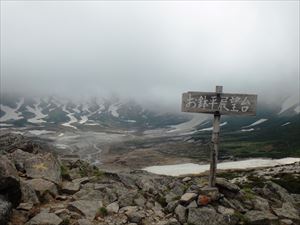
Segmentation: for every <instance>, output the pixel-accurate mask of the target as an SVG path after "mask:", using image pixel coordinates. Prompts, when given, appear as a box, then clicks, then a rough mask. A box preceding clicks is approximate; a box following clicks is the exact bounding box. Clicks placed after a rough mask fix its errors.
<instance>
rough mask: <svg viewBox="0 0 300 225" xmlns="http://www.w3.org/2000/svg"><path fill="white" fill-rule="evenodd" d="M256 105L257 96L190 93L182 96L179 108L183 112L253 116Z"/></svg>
mask: <svg viewBox="0 0 300 225" xmlns="http://www.w3.org/2000/svg"><path fill="white" fill-rule="evenodd" d="M256 104H257V95H248V94H230V93H220V94H217V93H216V92H193V91H191V92H186V93H183V94H182V106H181V108H182V111H183V112H193V113H211V114H214V113H216V112H219V113H220V115H247V116H255V115H256Z"/></svg>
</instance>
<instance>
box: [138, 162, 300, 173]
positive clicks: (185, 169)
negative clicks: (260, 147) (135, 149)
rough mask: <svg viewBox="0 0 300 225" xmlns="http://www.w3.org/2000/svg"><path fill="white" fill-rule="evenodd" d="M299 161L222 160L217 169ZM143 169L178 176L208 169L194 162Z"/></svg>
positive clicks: (206, 166) (274, 164) (249, 167)
mask: <svg viewBox="0 0 300 225" xmlns="http://www.w3.org/2000/svg"><path fill="white" fill-rule="evenodd" d="M295 162H300V158H283V159H276V160H275V159H261V158H258V159H248V160H242V161H233V162H222V163H219V164H218V169H220V170H228V169H251V168H258V167H273V166H277V165H286V164H291V163H295ZM143 170H145V171H148V172H151V173H155V174H161V175H168V176H180V175H187V174H199V173H203V172H205V171H208V170H209V164H205V165H199V164H195V163H186V164H177V165H166V166H150V167H146V168H144V169H143Z"/></svg>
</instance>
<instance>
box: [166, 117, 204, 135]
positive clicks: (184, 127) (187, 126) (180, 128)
mask: <svg viewBox="0 0 300 225" xmlns="http://www.w3.org/2000/svg"><path fill="white" fill-rule="evenodd" d="M206 119H207V116H206V115H195V116H194V117H193V118H192V119H191V120H189V121H187V122H184V123H180V124H177V125H173V126H171V128H172V130H169V131H167V133H173V132H187V131H190V130H193V128H194V127H196V126H198V125H200V124H201V123H203V122H204V121H205V120H206Z"/></svg>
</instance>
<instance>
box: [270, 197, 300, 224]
mask: <svg viewBox="0 0 300 225" xmlns="http://www.w3.org/2000/svg"><path fill="white" fill-rule="evenodd" d="M273 211H274V212H275V214H276V215H277V216H278V217H279V218H281V219H291V220H295V221H299V222H300V217H299V212H298V211H297V209H295V208H294V206H293V205H292V204H291V203H288V202H284V203H283V204H282V207H281V208H273Z"/></svg>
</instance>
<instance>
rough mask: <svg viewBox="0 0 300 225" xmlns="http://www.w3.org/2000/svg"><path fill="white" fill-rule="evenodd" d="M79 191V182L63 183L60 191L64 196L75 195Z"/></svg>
mask: <svg viewBox="0 0 300 225" xmlns="http://www.w3.org/2000/svg"><path fill="white" fill-rule="evenodd" d="M79 190H80V182H63V183H62V187H61V191H62V192H63V193H66V194H71V195H72V194H75V193H76V192H78V191H79Z"/></svg>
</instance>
